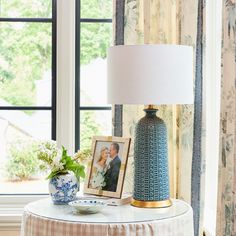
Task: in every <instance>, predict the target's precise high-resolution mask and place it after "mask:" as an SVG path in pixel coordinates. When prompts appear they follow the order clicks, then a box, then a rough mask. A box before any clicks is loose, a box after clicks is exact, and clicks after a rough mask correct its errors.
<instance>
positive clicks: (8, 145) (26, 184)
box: [0, 110, 51, 194]
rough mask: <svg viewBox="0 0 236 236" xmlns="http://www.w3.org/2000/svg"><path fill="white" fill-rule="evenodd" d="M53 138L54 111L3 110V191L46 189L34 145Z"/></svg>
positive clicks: (0, 159)
mask: <svg viewBox="0 0 236 236" xmlns="http://www.w3.org/2000/svg"><path fill="white" fill-rule="evenodd" d="M41 139H51V111H20V110H18V111H9V110H0V194H1V193H4V194H6V193H47V181H45V176H46V175H45V174H43V173H41V171H40V170H39V165H38V162H37V158H36V155H35V154H36V152H35V149H36V147H37V145H38V142H39V140H41Z"/></svg>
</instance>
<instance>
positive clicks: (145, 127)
mask: <svg viewBox="0 0 236 236" xmlns="http://www.w3.org/2000/svg"><path fill="white" fill-rule="evenodd" d="M144 111H145V112H146V115H145V116H144V117H143V118H141V119H140V120H139V122H138V123H137V125H136V130H135V142H134V193H133V201H132V203H131V205H132V206H135V207H142V208H158V207H160V208H161V207H169V206H171V204H172V203H171V200H170V194H169V173H168V150H167V129H166V125H165V123H164V121H163V120H162V119H160V118H159V117H157V116H156V112H157V109H155V108H153V107H150V106H149V107H148V108H147V109H145V110H144Z"/></svg>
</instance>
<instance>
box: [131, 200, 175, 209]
mask: <svg viewBox="0 0 236 236" xmlns="http://www.w3.org/2000/svg"><path fill="white" fill-rule="evenodd" d="M131 205H132V206H134V207H141V208H162V207H170V206H171V205H172V202H171V200H170V199H167V200H163V201H139V200H135V199H133V200H132V202H131Z"/></svg>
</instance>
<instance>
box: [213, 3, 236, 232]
mask: <svg viewBox="0 0 236 236" xmlns="http://www.w3.org/2000/svg"><path fill="white" fill-rule="evenodd" d="M222 14H223V15H222V19H223V22H222V24H223V31H222V32H223V35H222V57H221V60H222V63H221V65H222V77H221V129H220V158H219V184H218V209H217V224H216V225H217V234H216V235H219V236H223V235H224V236H228V235H236V214H235V213H236V212H235V209H236V208H235V206H236V195H235V194H236V123H235V121H236V109H235V108H236V88H235V83H236V78H235V75H236V63H235V58H236V51H235V43H236V38H235V37H236V35H235V30H236V28H235V22H236V3H235V1H233V0H225V1H223V11H222Z"/></svg>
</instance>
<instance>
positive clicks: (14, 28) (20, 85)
mask: <svg viewBox="0 0 236 236" xmlns="http://www.w3.org/2000/svg"><path fill="white" fill-rule="evenodd" d="M81 7H82V9H81V17H84V18H111V17H112V14H111V9H112V0H81ZM0 17H13V18H14V17H51V0H30V1H29V0H21V1H19V0H11V1H9V0H1V1H0ZM111 38H112V25H111V24H109V23H94V24H91V23H82V24H81V65H86V64H89V63H90V62H91V61H92V60H93V59H96V58H99V57H100V58H105V57H106V51H107V48H108V46H109V45H110V44H111ZM51 48H52V45H51V24H50V23H29V22H28V23H27V22H20V23H19V22H0V99H3V100H5V101H6V102H8V103H9V104H11V105H15V106H32V105H35V104H36V86H35V82H36V81H37V80H41V79H43V76H44V74H45V72H50V70H51ZM26 113H27V111H26ZM28 114H31V113H29V112H28ZM81 123H82V124H81V125H82V128H81V129H82V132H81V139H82V142H84V143H83V146H84V147H85V148H87V147H88V146H90V144H91V143H90V137H91V136H90V135H94V134H95V133H97V132H99V130H100V127H99V125H98V124H97V123H96V121H95V118H94V113H93V112H88V113H85V114H84V116H83V118H82V120H81Z"/></svg>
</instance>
